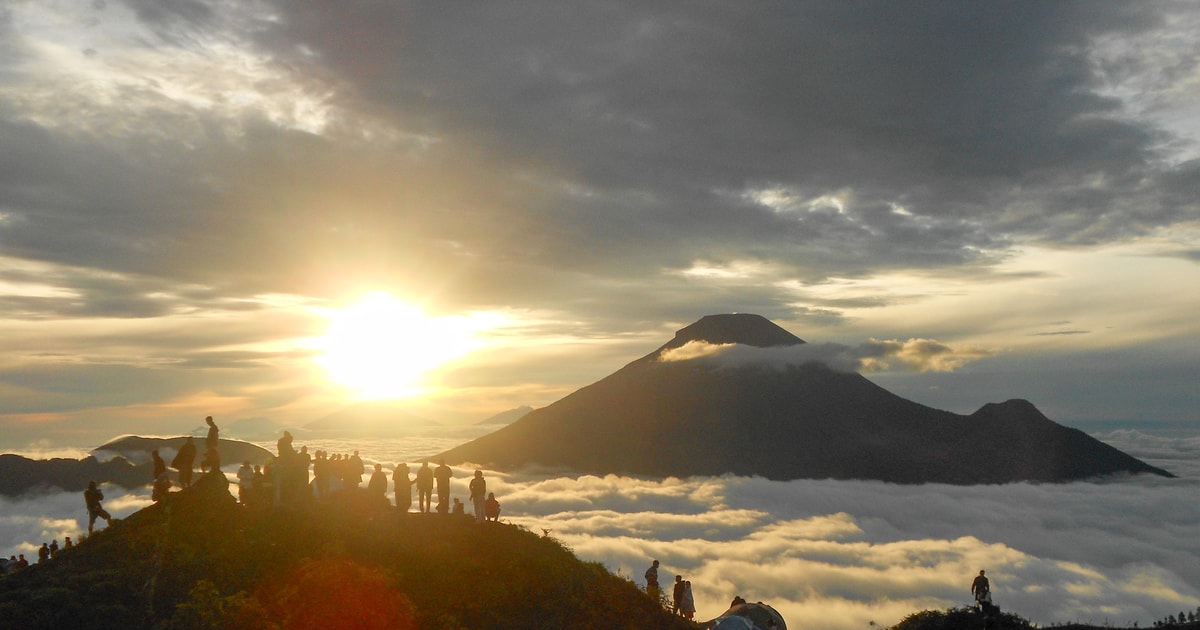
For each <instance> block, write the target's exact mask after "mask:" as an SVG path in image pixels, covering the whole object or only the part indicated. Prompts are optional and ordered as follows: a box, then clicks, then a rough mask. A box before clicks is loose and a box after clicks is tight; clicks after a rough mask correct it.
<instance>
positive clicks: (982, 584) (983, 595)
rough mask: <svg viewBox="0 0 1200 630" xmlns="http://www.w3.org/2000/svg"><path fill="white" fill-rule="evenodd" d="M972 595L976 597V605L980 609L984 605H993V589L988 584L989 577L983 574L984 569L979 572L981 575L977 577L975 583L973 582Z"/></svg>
mask: <svg viewBox="0 0 1200 630" xmlns="http://www.w3.org/2000/svg"><path fill="white" fill-rule="evenodd" d="M971 594H972V595H974V596H975V603H976V604H978V605H979V606H980V607H982V606H983V605H984V603H988V604H991V603H992V587H991V585H990V584H989V583H988V579H987V576H986V575H984V574H983V569H980V570H979V575H977V576H975V581H973V582H971Z"/></svg>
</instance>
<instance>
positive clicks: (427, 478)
mask: <svg viewBox="0 0 1200 630" xmlns="http://www.w3.org/2000/svg"><path fill="white" fill-rule="evenodd" d="M431 494H433V471H432V470H430V468H429V462H421V469H420V470H418V471H417V502H418V503H419V504H420V508H421V511H422V512H428V511H429V502H430V498H431V497H430V495H431Z"/></svg>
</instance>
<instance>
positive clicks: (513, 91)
mask: <svg viewBox="0 0 1200 630" xmlns="http://www.w3.org/2000/svg"><path fill="white" fill-rule="evenodd" d="M68 4H69V3H68ZM1188 14H1189V7H1188V5H1187V4H1186V3H1184V4H1175V3H1153V4H1148V3H1139V4H1129V3H1122V2H1107V1H1104V2H1096V1H1075V2H1056V3H1052V4H1044V3H1040V4H1033V5H1020V6H1018V5H1013V4H1008V3H986V4H981V3H904V4H897V3H889V2H837V3H816V4H810V3H802V4H797V3H770V4H766V5H764V4H747V5H722V4H688V5H680V6H646V5H644V4H641V3H628V2H616V1H612V2H607V1H593V2H586V3H582V4H579V3H576V4H573V5H571V6H570V7H567V6H560V5H556V4H553V3H539V2H518V3H504V4H498V5H488V6H473V7H466V6H456V5H451V4H446V3H438V4H425V3H415V2H387V3H293V2H262V3H251V4H234V5H229V4H218V3H215V2H208V1H205V0H172V1H171V2H152V1H143V0H127V1H123V2H116V1H109V2H95V3H92V5H91V7H90V8H89V9H87V11H86V13H78V12H76V11H74V10H73V7H67V6H66V4H58V3H55V2H49V3H44V4H35V3H25V4H19V5H13V6H10V7H6V8H5V9H0V145H2V146H4V147H5V151H4V152H3V153H2V154H0V256H4V257H8V261H13V263H14V264H11V265H9V264H8V263H7V262H6V263H5V264H3V265H0V283H5V282H7V283H10V284H12V285H15V286H17V287H18V288H17V289H4V290H0V315H2V316H4V317H5V318H9V319H11V320H13V321H17V322H20V323H22V324H24V323H28V322H34V321H45V322H54V321H59V320H63V319H70V320H78V321H80V322H90V321H96V320H99V319H117V320H154V319H157V318H164V317H169V316H173V315H178V314H179V313H188V312H199V311H210V312H214V313H223V312H227V311H228V310H231V309H234V308H255V306H248V305H251V304H256V303H260V302H262V301H264V300H265V299H267V298H264V296H278V295H291V296H299V299H301V300H308V301H310V302H311V303H322V302H329V303H337V302H339V301H341V300H347V299H350V298H351V296H354V295H357V294H361V292H363V291H366V290H373V289H380V288H383V289H386V290H389V291H392V292H394V293H396V294H398V295H403V296H406V297H408V298H410V299H413V300H414V301H417V302H421V303H423V304H425V305H426V306H427V307H428V308H429V309H431V310H433V311H436V312H457V311H463V310H467V309H480V310H486V309H502V308H507V309H513V310H515V311H517V312H522V313H526V312H537V313H539V314H546V313H550V314H553V315H554V318H555V320H556V323H555V324H554V325H553V326H548V328H554V330H553V331H551V333H550V334H551V335H552V336H553V335H559V336H566V335H579V337H581V338H587V339H591V338H597V339H599V338H609V339H612V338H614V337H617V336H620V335H630V334H644V333H645V332H646V331H647V330H656V329H659V328H666V329H668V330H669V328H670V326H673V325H685V324H687V323H689V322H691V321H694V320H695V319H697V318H698V317H700V316H702V315H704V314H709V313H717V312H734V311H736V312H755V313H760V314H762V315H764V316H767V317H769V318H772V319H775V320H778V321H786V322H793V323H796V324H800V325H806V324H808V325H812V326H813V327H815V328H821V329H825V330H829V329H834V330H836V329H839V328H844V327H847V326H851V325H853V324H854V319H853V317H850V316H848V315H846V313H847V312H848V311H850V310H852V309H859V310H861V309H864V308H869V307H870V308H879V309H885V308H889V307H893V306H896V305H898V304H901V302H902V301H903V300H919V299H921V298H923V297H926V291H927V290H926V289H923V288H913V289H910V290H908V291H907V292H905V293H904V294H903V296H899V295H886V294H884V293H883V292H880V291H876V292H875V293H874V294H871V295H863V294H861V293H859V294H855V295H848V294H847V295H833V294H831V293H830V292H827V291H826V292H821V291H814V290H812V289H813V288H814V287H819V286H821V285H824V284H829V283H832V282H836V281H840V280H843V279H847V278H857V279H864V278H871V277H874V276H879V275H882V274H889V273H896V274H905V273H912V274H926V277H928V278H942V279H944V278H966V277H969V278H972V279H973V281H974V282H977V283H985V282H997V281H1001V280H1003V281H1012V280H1014V279H1016V278H1017V276H1018V275H1020V274H1026V275H1025V276H1023V277H1027V278H1037V277H1044V276H1045V275H1049V274H1051V273H1052V272H1051V271H1047V270H1034V269H1025V270H1021V271H1013V270H1011V269H1009V270H1004V269H1001V266H1002V265H1004V264H1005V263H1006V262H1009V261H1011V260H1013V259H1014V258H1017V257H1019V256H1020V255H1021V252H1022V251H1023V248H1027V247H1031V246H1033V247H1043V248H1047V249H1059V250H1078V251H1087V250H1088V248H1098V247H1105V246H1111V245H1117V244H1122V243H1126V242H1128V241H1129V240H1130V239H1134V238H1139V237H1146V238H1149V237H1161V236H1162V235H1163V234H1167V235H1168V237H1167V238H1174V239H1175V241H1174V242H1173V244H1172V245H1171V246H1170V247H1165V246H1164V247H1160V249H1159V250H1158V251H1157V252H1156V255H1159V256H1174V257H1176V259H1179V260H1190V261H1193V262H1194V261H1195V260H1196V256H1195V255H1194V252H1195V251H1196V247H1195V243H1194V242H1192V240H1194V238H1192V237H1188V236H1183V237H1176V236H1170V234H1171V233H1172V231H1173V230H1182V231H1185V232H1186V231H1187V230H1194V226H1195V221H1196V219H1197V217H1198V216H1200V206H1198V202H1197V200H1198V199H1200V161H1197V160H1196V159H1195V154H1194V151H1195V148H1196V140H1197V139H1196V138H1195V137H1192V136H1190V135H1188V132H1187V129H1189V127H1187V125H1186V124H1180V123H1179V121H1178V120H1174V121H1173V120H1172V119H1171V117H1170V116H1168V115H1167V114H1164V112H1167V113H1170V112H1172V111H1178V110H1172V109H1171V107H1178V103H1179V102H1182V101H1183V100H1186V99H1182V98H1181V97H1180V96H1179V94H1181V93H1183V94H1186V93H1187V92H1188V91H1189V90H1190V89H1192V88H1190V87H1189V84H1188V81H1189V78H1188V77H1189V76H1191V74H1189V73H1190V72H1193V71H1194V69H1195V61H1194V59H1195V58H1197V57H1200V55H1196V54H1195V53H1196V52H1197V50H1196V48H1197V46H1200V42H1198V41H1196V40H1195V38H1188V37H1187V36H1186V33H1184V32H1183V30H1181V27H1180V26H1179V25H1180V24H1185V25H1186V24H1187V23H1188V22H1187V21H1186V20H1184V21H1183V22H1180V19H1182V18H1185V17H1187V15H1188ZM56 29H63V32H58V31H57V30H56ZM1188 233H1190V232H1188ZM16 263H30V264H34V266H33V267H29V266H28V265H25V264H16ZM35 263H36V264H35ZM703 268H711V269H714V270H716V271H720V272H728V271H729V270H731V269H732V270H737V269H750V270H751V271H749V272H746V273H745V274H738V273H730V274H727V275H725V276H718V275H704V274H703V273H698V271H697V270H700V271H703ZM34 284H36V285H40V286H39V288H38V290H25V288H24V287H28V286H31V285H34ZM4 286H5V285H3V284H0V289H3V288H4ZM238 305H240V306H238ZM1072 321H1078V320H1076V319H1074V318H1073V319H1072ZM974 326H976V323H975V322H969V323H967V322H957V323H954V324H945V325H944V326H943V327H942V329H941V330H929V331H927V330H914V331H907V332H905V333H903V336H900V335H895V334H894V333H891V332H887V333H883V332H880V333H872V332H870V331H867V332H865V333H863V334H858V333H856V334H857V335H858V336H857V338H856V339H853V340H843V341H845V342H846V343H847V344H849V345H853V344H859V343H861V339H863V338H866V337H869V336H870V335H871V334H879V335H885V334H886V335H888V336H896V337H897V338H909V337H919V338H927V339H929V340H930V342H929V343H936V344H943V345H947V344H949V343H950V342H948V341H946V340H945V339H947V338H948V337H951V336H953V335H954V334H960V335H962V334H965V333H966V332H967V331H969V330H971V329H972V327H974ZM310 328H311V325H310V326H308V327H305V326H304V325H297V326H296V328H294V329H292V331H293V333H294V334H297V335H298V333H299V332H300V331H303V332H308V330H309V329H310ZM276 330H278V331H279V332H278V337H282V336H284V333H283V330H282V329H280V328H277V329H276ZM1083 330H1088V331H1092V330H1094V328H1093V327H1090V326H1084V325H1082V324H1079V325H1073V326H1071V327H1070V328H1063V329H1053V330H1046V329H1043V330H1040V331H1036V332H1034V333H1030V334H1041V335H1044V336H1046V337H1050V336H1053V337H1065V336H1066V333H1067V332H1072V333H1073V332H1075V331H1083ZM225 332H228V331H225ZM797 332H799V333H801V334H804V331H803V330H798V331H797ZM130 334H133V333H130ZM1089 334H1090V333H1089ZM1076 336H1077V337H1083V336H1084V335H1083V334H1082V333H1080V334H1078V335H1076ZM275 338H276V337H269V339H275ZM145 343H146V345H149V346H153V345H156V344H158V343H160V341H159V340H150V341H148V342H145ZM204 344H206V345H201V344H199V343H197V344H196V345H194V347H193V348H191V349H190V351H181V353H180V354H181V355H184V356H182V358H181V361H182V363H181V365H200V364H210V365H211V364H212V357H216V356H220V357H224V359H222V360H223V361H225V360H229V359H230V357H232V356H234V355H231V354H224V353H226V352H228V351H229V348H240V347H242V346H243V345H245V344H253V340H251V339H248V337H247V335H246V334H245V333H244V331H237V332H232V333H230V334H227V335H225V337H224V338H223V339H216V338H214V337H209V338H207V339H205V340H204ZM930 349H931V348H930V347H926V348H924V351H929V350H930ZM977 350H978V352H975V354H973V356H977V357H978V356H984V355H987V354H989V353H993V352H999V351H1001V350H1000V349H997V348H979V349H977ZM918 351H920V349H914V348H909V350H908V353H909V355H910V356H915V355H913V354H912V353H914V352H918ZM152 354H154V356H156V357H157V356H160V355H158V354H156V353H152ZM890 356H892V357H893V359H894V358H895V357H897V356H899V355H898V354H897V353H895V352H892V353H891V354H890ZM197 357H205V358H197ZM177 358H179V356H178V355H177ZM913 360H916V359H913ZM238 364H242V363H241V362H240V361H238V360H233V361H231V362H229V363H227V365H238ZM245 365H250V366H251V367H249V368H248V369H250V370H253V369H254V367H255V366H257V365H258V364H257V363H256V362H254V361H250V362H249V363H248V364H245ZM916 365H917V364H916V363H912V364H910V363H906V362H904V361H897V360H893V361H891V362H890V363H888V364H887V365H886V366H883V367H890V368H897V367H905V366H907V367H914V366H916ZM876 367H879V368H880V369H882V367H880V366H878V365H877V366H876ZM16 369H18V370H19V368H16ZM918 369H923V368H918ZM38 373H39V372H37V371H36V370H35V371H32V372H30V373H29V374H28V375H27V377H26V378H25V379H24V380H23V381H22V383H20V384H16V383H15V382H14V386H17V385H19V386H20V387H27V386H28V387H32V388H33V390H34V391H36V390H37V386H36V385H35V384H34V383H33V380H35V375H36V374H38ZM247 374H249V372H248V373H247ZM600 375H602V374H600ZM97 376H98V377H101V378H103V374H100V373H99V372H97ZM578 384H580V385H582V384H583V383H578ZM46 388H47V389H46V390H45V391H50V390H51V389H52V384H51V383H47V384H46ZM1021 394H1022V392H1016V391H1014V392H1012V393H1010V396H1012V395H1021ZM1192 399H1193V400H1194V396H1193V397H1192ZM521 402H526V401H521ZM538 402H549V401H538ZM254 413H256V414H257V413H265V411H264V410H262V409H258V410H255V411H254Z"/></svg>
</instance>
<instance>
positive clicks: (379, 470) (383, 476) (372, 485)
mask: <svg viewBox="0 0 1200 630" xmlns="http://www.w3.org/2000/svg"><path fill="white" fill-rule="evenodd" d="M367 492H370V493H371V494H374V495H378V496H381V497H383V500H384V501H387V473H385V472H383V464H375V472H373V473H371V480H370V481H368V482H367Z"/></svg>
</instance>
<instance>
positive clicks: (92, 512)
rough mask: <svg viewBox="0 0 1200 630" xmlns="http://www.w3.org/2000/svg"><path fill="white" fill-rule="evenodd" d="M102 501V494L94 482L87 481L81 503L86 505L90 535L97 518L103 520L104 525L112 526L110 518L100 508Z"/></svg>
mask: <svg viewBox="0 0 1200 630" xmlns="http://www.w3.org/2000/svg"><path fill="white" fill-rule="evenodd" d="M103 500H104V493H103V492H100V488H97V487H96V482H95V481H89V482H88V487H87V490H84V491H83V502H84V503H85V504H86V505H87V511H88V533H89V534H90V533H92V527H93V526H95V524H96V519H97V518H102V519H104V522H105V524H107V525H109V526H112V516H110V515H109V514H108V512H106V511H105V510H104V508H103V507H101V505H100V502H101V501H103Z"/></svg>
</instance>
